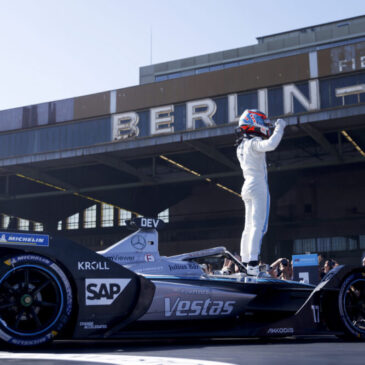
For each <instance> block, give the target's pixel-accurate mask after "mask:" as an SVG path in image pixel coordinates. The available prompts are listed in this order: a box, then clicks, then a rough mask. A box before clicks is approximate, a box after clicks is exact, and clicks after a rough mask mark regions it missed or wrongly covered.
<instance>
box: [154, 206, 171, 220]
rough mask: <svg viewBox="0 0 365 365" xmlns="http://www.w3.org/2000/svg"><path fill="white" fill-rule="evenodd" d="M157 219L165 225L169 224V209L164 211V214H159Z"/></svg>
mask: <svg viewBox="0 0 365 365" xmlns="http://www.w3.org/2000/svg"><path fill="white" fill-rule="evenodd" d="M157 218H159V219H162V220H163V221H164V222H165V223H169V221H170V212H169V208H167V209H165V210H163V211H162V212H160V213H158V216H157Z"/></svg>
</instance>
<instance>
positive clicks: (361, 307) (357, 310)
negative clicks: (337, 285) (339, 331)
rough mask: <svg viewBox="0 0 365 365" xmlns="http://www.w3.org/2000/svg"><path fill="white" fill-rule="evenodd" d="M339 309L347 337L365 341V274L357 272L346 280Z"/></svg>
mask: <svg viewBox="0 0 365 365" xmlns="http://www.w3.org/2000/svg"><path fill="white" fill-rule="evenodd" d="M338 308H339V314H340V320H341V324H342V327H343V329H344V335H345V337H346V338H347V339H349V338H352V339H357V340H365V273H363V272H355V273H352V274H350V275H349V276H348V277H347V278H346V279H345V280H344V282H343V283H342V285H341V289H340V293H339V295H338Z"/></svg>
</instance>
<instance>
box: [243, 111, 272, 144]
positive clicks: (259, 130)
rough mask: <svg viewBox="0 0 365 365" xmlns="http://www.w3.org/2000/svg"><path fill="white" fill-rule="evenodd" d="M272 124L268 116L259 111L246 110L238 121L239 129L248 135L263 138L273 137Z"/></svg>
mask: <svg viewBox="0 0 365 365" xmlns="http://www.w3.org/2000/svg"><path fill="white" fill-rule="evenodd" d="M270 127H272V124H271V122H270V120H269V119H267V116H266V115H265V114H264V113H263V112H260V111H259V110H257V109H246V110H245V111H244V112H243V113H242V115H241V116H240V119H239V121H238V128H239V130H240V132H241V133H243V134H246V135H248V136H249V135H256V136H259V137H263V138H269V137H270V136H271V130H270Z"/></svg>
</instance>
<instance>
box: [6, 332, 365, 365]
mask: <svg viewBox="0 0 365 365" xmlns="http://www.w3.org/2000/svg"><path fill="white" fill-rule="evenodd" d="M334 363H335V364H351V365H357V364H361V365H363V364H365V343H364V342H344V341H342V340H339V339H337V338H335V337H332V336H326V337H305V338H303V337H302V338H286V339H270V340H265V341H263V340H258V339H232V340H230V339H207V340H198V341H197V340H167V341H158V340H156V341H108V342H104V341H101V342H100V341H99V342H90V341H72V342H70V341H68V342H66V341H58V342H55V343H54V344H52V345H50V346H48V347H46V348H43V349H38V350H31V349H29V350H28V351H26V352H18V351H11V350H9V349H7V348H6V347H5V346H4V345H2V346H1V347H0V364H1V365H10V364H11V365H77V364H85V365H101V364H128V365H134V364H139V365H157V364H159V365H213V364H214V365H218V364H219V365H222V364H250V365H261V364H262V365H268V364H270V365H276V364H280V365H283V364H295V365H308V364H310V365H314V364H321V365H324V364H331V365H332V364H334Z"/></svg>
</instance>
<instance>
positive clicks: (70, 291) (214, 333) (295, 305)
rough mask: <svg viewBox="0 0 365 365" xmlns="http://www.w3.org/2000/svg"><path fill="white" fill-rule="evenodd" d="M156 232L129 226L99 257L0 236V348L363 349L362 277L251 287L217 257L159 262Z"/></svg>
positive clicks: (41, 237)
mask: <svg viewBox="0 0 365 365" xmlns="http://www.w3.org/2000/svg"><path fill="white" fill-rule="evenodd" d="M162 225H163V222H162V221H160V220H158V219H152V218H141V217H140V218H136V219H134V220H132V221H130V222H129V226H130V227H131V228H134V229H135V230H136V231H135V232H133V233H132V234H131V235H129V236H127V237H126V238H124V239H122V240H121V241H119V242H117V243H116V244H114V245H112V246H111V247H109V248H108V249H106V250H104V251H100V252H94V251H92V250H90V249H88V248H86V247H83V246H81V245H78V244H76V243H74V242H72V241H69V240H66V239H62V238H61V239H60V238H56V237H50V236H49V235H46V234H26V233H19V232H14V233H13V232H7V231H6V232H5V231H4V232H0V258H1V259H0V339H1V340H3V341H4V342H6V343H8V344H10V345H14V346H18V347H27V346H28V347H29V346H36V345H40V344H44V343H46V342H50V341H52V340H53V339H70V340H75V339H116V338H119V339H123V338H129V339H130V338H151V337H153V338H156V337H159V338H178V337H274V336H298V335H322V334H334V335H337V336H341V337H348V338H353V339H359V340H364V339H365V269H364V268H355V267H347V266H342V265H340V266H337V267H336V268H334V269H332V271H330V272H329V273H328V274H327V275H326V276H325V277H324V278H323V280H322V281H321V282H320V283H319V284H318V285H317V286H314V285H310V284H306V283H302V282H294V281H284V280H279V279H274V278H271V277H269V276H268V275H267V274H265V273H262V275H259V276H257V277H252V276H248V275H247V274H246V271H245V267H244V265H242V264H241V263H240V262H239V261H238V260H237V259H236V258H235V257H234V256H233V255H232V254H231V253H230V252H228V251H227V250H226V249H225V248H224V247H215V248H212V249H207V250H202V251H196V252H191V253H186V254H181V255H176V256H170V257H164V256H160V254H159V250H158V230H159V229H160V228H161V226H162ZM227 262H228V263H229V265H225V264H226V263H227ZM227 267H231V268H232V267H234V269H233V270H226V268H227Z"/></svg>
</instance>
